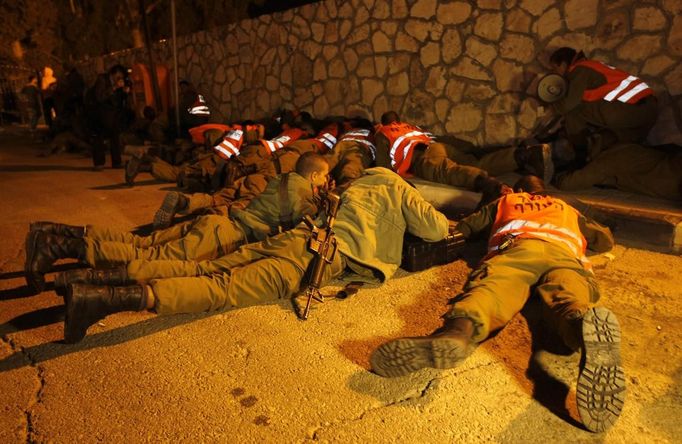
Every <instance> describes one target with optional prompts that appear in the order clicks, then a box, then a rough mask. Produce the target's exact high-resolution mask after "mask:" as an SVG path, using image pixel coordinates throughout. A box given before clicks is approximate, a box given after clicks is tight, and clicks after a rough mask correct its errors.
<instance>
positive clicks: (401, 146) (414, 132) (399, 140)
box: [379, 122, 431, 174]
mask: <svg viewBox="0 0 682 444" xmlns="http://www.w3.org/2000/svg"><path fill="white" fill-rule="evenodd" d="M379 132H380V133H381V134H383V135H384V136H386V138H387V139H388V142H389V146H390V147H391V148H390V153H389V155H390V157H391V167H392V168H393V170H394V171H395V172H396V173H398V174H405V173H407V170H409V169H410V163H411V162H412V154H413V151H414V147H415V146H417V145H419V144H429V143H431V136H430V134H429V133H426V132H424V131H423V130H422V129H421V128H419V127H417V126H414V125H410V124H408V123H402V122H394V123H391V124H389V125H383V126H381V128H379Z"/></svg>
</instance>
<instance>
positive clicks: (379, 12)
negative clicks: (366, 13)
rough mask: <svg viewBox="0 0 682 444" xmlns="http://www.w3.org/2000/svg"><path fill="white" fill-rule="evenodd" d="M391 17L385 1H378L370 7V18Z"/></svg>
mask: <svg viewBox="0 0 682 444" xmlns="http://www.w3.org/2000/svg"><path fill="white" fill-rule="evenodd" d="M390 17H391V9H390V5H389V3H388V2H386V1H379V2H376V3H374V8H373V9H372V18H374V19H379V20H385V19H387V18H390Z"/></svg>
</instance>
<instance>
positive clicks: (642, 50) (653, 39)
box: [616, 35, 662, 62]
mask: <svg viewBox="0 0 682 444" xmlns="http://www.w3.org/2000/svg"><path fill="white" fill-rule="evenodd" d="M661 40H662V38H661V37H660V36H657V35H638V36H635V37H632V38H630V39H629V40H627V41H626V42H625V43H624V44H623V45H621V46H620V47H619V48H618V49H617V50H616V54H617V55H618V58H620V59H622V60H627V61H631V62H641V61H643V60H646V59H648V58H649V57H652V56H654V55H656V54H658V52H659V51H660V50H661Z"/></svg>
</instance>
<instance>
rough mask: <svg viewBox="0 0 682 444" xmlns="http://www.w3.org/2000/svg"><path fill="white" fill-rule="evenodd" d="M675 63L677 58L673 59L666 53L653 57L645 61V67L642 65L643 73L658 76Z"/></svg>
mask: <svg viewBox="0 0 682 444" xmlns="http://www.w3.org/2000/svg"><path fill="white" fill-rule="evenodd" d="M674 63H675V60H673V59H671V58H670V57H668V56H667V55H665V54H662V55H659V56H655V57H652V58H650V59H648V60H647V61H646V62H644V67H642V74H644V75H647V76H652V77H655V76H658V75H660V74H661V73H662V72H663V71H665V70H666V69H668V68H670V67H671V66H672V65H673V64H674Z"/></svg>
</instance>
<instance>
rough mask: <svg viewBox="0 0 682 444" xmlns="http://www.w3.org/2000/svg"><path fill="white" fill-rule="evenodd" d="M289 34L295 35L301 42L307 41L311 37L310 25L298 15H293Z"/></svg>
mask: <svg viewBox="0 0 682 444" xmlns="http://www.w3.org/2000/svg"><path fill="white" fill-rule="evenodd" d="M290 29H291V33H292V34H294V35H296V36H297V37H298V38H300V39H301V40H305V39H309V38H310V36H311V35H312V33H311V31H310V25H309V24H308V22H306V21H305V19H304V18H303V17H301V16H300V15H295V16H294V20H293V21H292V23H291V28H290Z"/></svg>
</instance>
